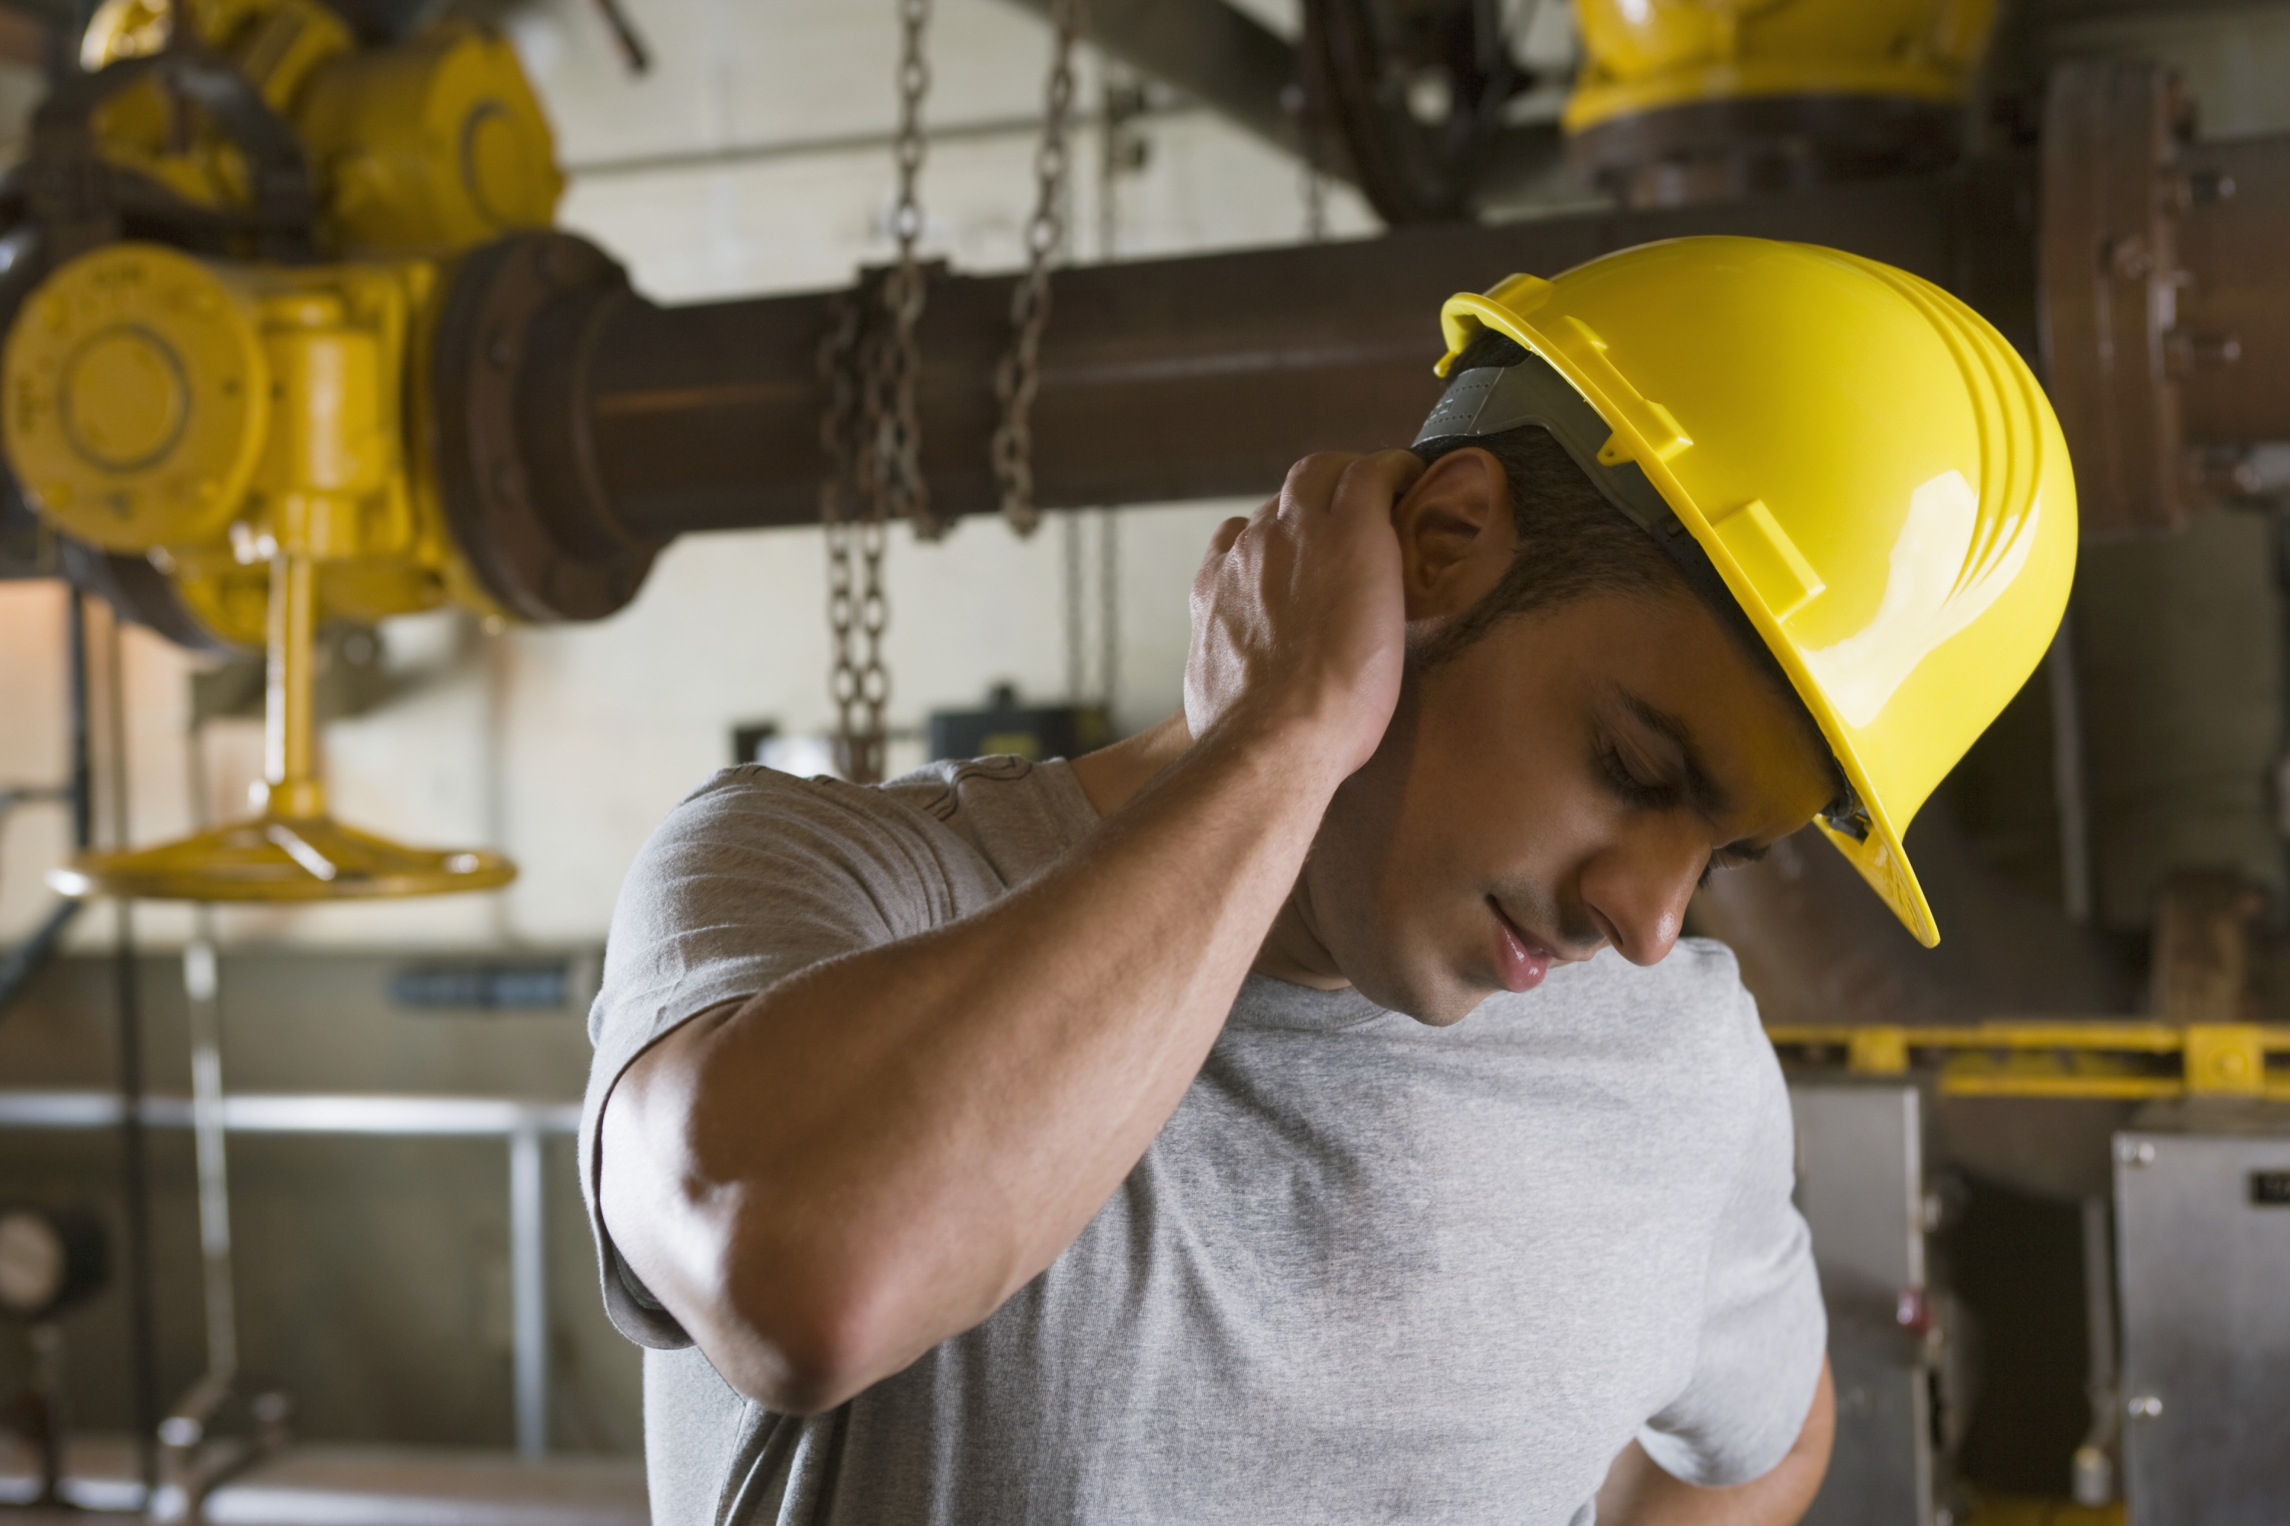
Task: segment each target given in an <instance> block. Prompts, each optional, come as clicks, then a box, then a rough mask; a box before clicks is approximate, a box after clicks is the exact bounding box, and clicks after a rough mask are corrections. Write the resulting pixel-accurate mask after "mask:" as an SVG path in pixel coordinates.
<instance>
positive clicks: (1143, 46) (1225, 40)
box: [1010, 0, 1300, 154]
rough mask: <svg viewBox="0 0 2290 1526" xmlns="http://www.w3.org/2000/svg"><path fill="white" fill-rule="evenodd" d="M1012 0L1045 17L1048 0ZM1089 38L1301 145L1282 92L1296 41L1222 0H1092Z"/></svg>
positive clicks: (1255, 129) (1274, 138)
mask: <svg viewBox="0 0 2290 1526" xmlns="http://www.w3.org/2000/svg"><path fill="white" fill-rule="evenodd" d="M1010 3H1011V4H1013V5H1015V6H1017V7H1019V8H1020V9H1021V10H1026V11H1031V12H1032V13H1033V14H1035V15H1036V16H1039V17H1041V18H1042V19H1043V20H1045V21H1047V20H1048V19H1049V18H1050V12H1051V6H1052V0H1010ZM1089 40H1090V42H1091V43H1093V44H1094V45H1096V46H1097V47H1098V48H1099V49H1101V50H1103V51H1104V52H1105V53H1107V54H1110V55H1111V56H1112V57H1114V58H1118V59H1120V60H1121V61H1122V62H1123V63H1125V64H1127V65H1129V66H1130V67H1131V68H1132V69H1135V70H1137V71H1138V72H1139V73H1142V74H1149V75H1151V76H1152V77H1153V78H1155V79H1157V80H1160V81H1162V82H1163V83H1164V84H1168V85H1173V86H1175V87H1176V88H1177V89H1179V90H1182V91H1184V92H1185V94H1187V95H1189V96H1191V97H1192V98H1193V99H1195V100H1197V101H1199V102H1200V103H1201V104H1202V105H1204V106H1206V107H1208V108H1209V109H1210V110H1211V111H1214V112H1216V113H1217V114H1218V115H1219V116H1222V117H1224V118H1225V119H1226V120H1228V121H1230V122H1232V123H1233V124H1234V125H1236V126H1239V127H1243V128H1246V129H1247V130H1248V131H1249V132H1251V133H1253V134H1254V135H1256V136H1257V137H1259V138H1262V139H1263V140H1264V141H1265V142H1267V143H1270V144H1273V145H1275V146H1276V147H1278V148H1281V149H1284V150H1286V151H1287V152H1289V153H1292V154H1293V153H1297V152H1299V151H1300V144H1299V139H1298V134H1297V131H1296V123H1295V120H1294V117H1293V114H1292V113H1291V112H1290V111H1289V109H1288V104H1287V96H1286V92H1287V91H1288V89H1289V88H1290V87H1291V86H1292V85H1294V84H1295V83H1296V78H1297V74H1296V49H1295V46H1294V45H1293V44H1291V43H1290V42H1288V41H1287V39H1285V38H1283V37H1282V36H1281V35H1280V34H1279V33H1277V32H1275V31H1273V30H1272V29H1271V28H1270V27H1268V26H1266V25H1265V24H1264V23H1263V22H1261V21H1258V20H1257V19H1256V18H1255V17H1254V16H1251V15H1249V14H1248V13H1247V12H1245V11H1240V10H1235V9H1234V8H1233V7H1232V6H1230V5H1227V4H1225V0H1090V3H1089Z"/></svg>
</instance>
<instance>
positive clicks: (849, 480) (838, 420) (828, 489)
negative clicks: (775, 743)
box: [819, 295, 890, 784]
mask: <svg viewBox="0 0 2290 1526" xmlns="http://www.w3.org/2000/svg"><path fill="white" fill-rule="evenodd" d="M861 301H862V299H861V297H859V296H853V295H844V296H838V297H837V298H836V299H835V301H834V303H833V305H832V308H831V311H832V312H833V314H834V321H833V322H832V323H831V324H830V325H829V327H828V331H827V334H826V337H825V338H824V339H822V340H821V341H820V344H819V381H820V385H821V387H822V389H823V390H824V391H825V393H826V395H827V407H826V411H825V412H823V413H822V414H821V415H820V418H819V450H820V454H821V455H822V456H824V457H825V460H826V470H825V472H824V473H823V474H822V476H821V477H820V480H819V523H820V524H821V526H822V527H824V529H825V530H826V535H827V629H828V632H829V634H830V636H831V638H832V641H833V667H832V669H831V671H830V675H829V679H828V693H829V694H830V695H831V696H832V697H833V699H834V701H835V766H836V768H837V770H838V771H840V772H841V773H842V775H843V777H844V778H846V779H852V780H855V781H857V782H859V783H861V784H874V783H878V782H880V781H881V779H882V749H883V702H884V701H885V700H887V699H888V698H889V697H890V674H889V672H888V671H887V670H885V668H884V667H883V657H882V634H883V628H884V626H885V625H886V624H888V621H889V609H888V607H887V606H886V605H885V603H884V601H883V594H882V540H883V537H882V529H883V525H882V521H881V518H880V516H879V515H878V514H877V513H876V512H875V508H876V505H875V504H874V503H872V502H871V501H870V500H869V496H868V494H867V492H866V490H865V488H864V487H863V486H862V481H861V479H862V478H867V479H870V480H871V479H872V477H873V475H874V474H873V472H872V471H871V470H870V469H869V468H868V465H867V463H866V453H865V452H864V451H863V450H862V449H861V448H860V447H861V443H862V438H863V431H862V427H861V419H860V397H859V393H860V390H861V388H860V376H859V372H860V366H859V327H860V325H859V317H860V308H861ZM854 510H856V512H855V513H854V512H853V511H854ZM854 549H856V550H857V552H858V560H859V562H860V563H861V564H862V565H863V566H864V568H865V576H864V584H863V586H862V585H861V584H860V582H859V580H858V579H856V578H854V576H853V570H852V568H853V557H852V552H853V550H854ZM854 638H863V645H862V644H859V643H857V642H855V640H854Z"/></svg>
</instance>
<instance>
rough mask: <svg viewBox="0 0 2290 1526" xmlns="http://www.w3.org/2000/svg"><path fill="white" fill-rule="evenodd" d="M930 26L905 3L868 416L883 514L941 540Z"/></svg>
mask: <svg viewBox="0 0 2290 1526" xmlns="http://www.w3.org/2000/svg"><path fill="white" fill-rule="evenodd" d="M929 25H930V0H899V65H898V90H899V121H898V134H897V136H896V138H895V139H894V142H893V153H894V155H895V157H896V160H897V164H898V200H897V202H896V204H895V205H894V206H893V207H892V210H891V235H892V237H893V238H895V239H896V240H897V242H898V260H897V262H896V263H895V264H894V265H892V267H891V269H890V273H889V274H888V275H886V276H885V277H884V278H883V283H882V307H883V316H884V317H885V318H886V319H887V320H888V322H889V329H888V332H887V333H886V334H885V335H884V338H883V341H882V343H881V344H880V345H879V346H875V347H872V348H873V355H872V357H871V363H870V364H867V365H866V366H864V368H863V370H864V373H865V375H866V377H867V380H868V386H867V392H868V396H867V414H868V420H869V423H870V424H871V425H872V426H873V427H872V430H871V433H870V436H869V438H870V441H871V443H872V447H873V455H874V457H875V462H874V485H875V492H874V497H875V498H876V500H877V502H878V504H879V507H880V517H882V518H883V519H886V520H888V519H904V520H909V521H911V522H912V523H913V525H914V533H915V534H916V535H917V536H918V537H920V538H921V539H923V540H936V539H938V537H939V536H940V535H942V534H944V533H945V529H946V527H945V526H944V525H943V524H942V523H941V522H940V521H939V519H938V517H937V516H936V515H935V514H933V513H932V512H931V507H930V485H929V484H928V483H926V482H925V481H923V476H922V420H921V418H920V416H919V414H918V412H917V404H916V389H917V387H918V386H919V385H920V383H921V379H922V350H921V346H920V345H918V344H917V343H916V341H915V325H916V324H918V323H919V322H921V320H922V309H923V303H924V301H925V300H926V298H927V297H928V296H929V289H928V288H929V276H928V272H926V271H925V270H924V269H923V265H922V259H921V257H920V255H919V254H918V253H917V252H916V250H917V245H918V244H919V242H920V241H921V238H922V203H921V201H920V199H919V197H918V185H919V182H920V178H921V175H922V160H923V154H924V152H925V148H926V145H925V143H924V141H923V136H922V100H923V97H924V96H925V95H926V94H928V93H929V91H930V64H929V62H928V60H926V59H925V58H924V56H923V34H924V32H925V30H926V29H927V28H928V27H929Z"/></svg>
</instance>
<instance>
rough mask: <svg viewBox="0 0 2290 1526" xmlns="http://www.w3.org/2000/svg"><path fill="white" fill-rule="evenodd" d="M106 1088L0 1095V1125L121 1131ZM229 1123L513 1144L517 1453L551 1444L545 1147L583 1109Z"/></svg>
mask: <svg viewBox="0 0 2290 1526" xmlns="http://www.w3.org/2000/svg"><path fill="white" fill-rule="evenodd" d="M139 1112H140V1116H141V1119H142V1122H143V1124H144V1126H145V1127H146V1128H162V1129H187V1128H189V1127H191V1123H192V1106H191V1099H190V1098H188V1097H162V1096H153V1097H147V1098H145V1099H144V1101H143V1105H142V1107H141V1108H140V1110H139ZM124 1121H125V1120H124V1117H123V1114H122V1110H121V1106H120V1101H119V1098H118V1097H116V1096H114V1095H112V1094H110V1093H108V1092H86V1091H46V1090H20V1091H0V1128H9V1129H115V1128H118V1127H119V1126H120V1124H121V1123H122V1122H124ZM222 1122H223V1128H224V1129H225V1130H226V1131H229V1132H235V1133H241V1134H369V1135H378V1136H382V1137H387V1138H465V1139H466V1138H477V1139H489V1138H497V1139H506V1140H507V1141H508V1145H509V1304H510V1317H509V1327H510V1351H511V1370H512V1372H513V1374H514V1383H513V1388H514V1393H515V1405H516V1430H517V1450H518V1451H519V1452H521V1453H523V1454H524V1455H525V1456H527V1457H538V1456H540V1455H542V1454H543V1453H544V1452H546V1451H547V1450H548V1441H549V1408H548V1405H549V1341H548V1306H549V1299H548V1292H549V1290H548V1266H547V1254H546V1252H547V1245H546V1242H545V1238H544V1231H545V1228H546V1218H545V1216H544V1212H543V1208H544V1201H543V1194H542V1180H541V1143H542V1141H543V1140H544V1139H545V1138H546V1137H547V1136H549V1135H551V1134H568V1135H569V1134H573V1133H577V1132H578V1130H579V1128H580V1105H579V1104H578V1103H573V1102H520V1101H516V1100H514V1099H511V1098H505V1097H420V1096H377V1095H358V1094H347V1095H341V1096H323V1095H320V1096H278V1095H261V1094H242V1095H236V1096H228V1097H225V1098H223V1099H222Z"/></svg>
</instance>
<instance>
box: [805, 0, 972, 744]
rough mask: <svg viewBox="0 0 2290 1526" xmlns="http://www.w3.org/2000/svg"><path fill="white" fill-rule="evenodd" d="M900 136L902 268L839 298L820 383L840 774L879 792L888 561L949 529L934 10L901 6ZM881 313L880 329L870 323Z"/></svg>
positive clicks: (831, 686) (923, 4) (897, 231)
mask: <svg viewBox="0 0 2290 1526" xmlns="http://www.w3.org/2000/svg"><path fill="white" fill-rule="evenodd" d="M898 14H899V61H898V77H897V83H898V96H899V117H898V131H897V133H896V135H895V137H894V138H893V140H892V143H893V154H894V158H895V162H896V164H897V166H898V195H897V200H896V202H895V203H894V205H893V207H892V210H891V223H890V226H891V236H892V238H893V239H894V240H895V241H896V245H897V250H898V257H897V259H896V261H895V262H894V263H893V264H892V265H891V267H890V268H889V269H888V270H885V271H881V272H878V273H875V274H872V275H869V276H865V277H862V278H861V280H860V281H859V284H858V286H857V287H856V288H855V289H854V290H853V291H852V292H850V293H848V294H846V295H844V296H842V297H839V298H837V299H836V302H835V304H834V319H833V322H832V323H831V324H830V325H829V328H828V332H827V335H826V337H825V338H824V339H823V340H822V341H821V343H820V346H819V380H820V386H821V389H822V391H823V392H824V393H825V394H826V398H827V404H826V410H825V412H824V413H823V414H822V415H821V417H820V421H819V448H820V452H821V454H822V455H824V456H825V458H826V470H825V475H824V476H823V477H822V478H821V480H820V484H819V522H820V524H821V525H822V526H823V527H824V528H825V530H826V536H827V628H828V634H829V636H830V638H831V643H832V647H833V652H832V663H833V666H832V669H831V671H830V675H829V682H828V692H829V694H830V695H831V697H832V698H833V700H834V702H835V763H836V767H837V768H838V769H840V770H841V772H842V774H843V777H844V778H846V779H849V780H851V781H853V782H854V783H858V784H879V783H881V782H882V777H883V763H884V745H885V737H884V726H883V708H884V706H885V705H887V704H888V703H889V702H890V693H891V679H890V670H889V669H888V668H886V667H885V666H884V665H883V633H884V632H885V631H886V630H888V629H889V627H890V599H889V597H888V595H887V594H886V593H885V591H884V588H883V553H884V551H885V549H886V548H887V547H888V545H889V542H890V523H891V521H892V520H894V519H905V520H908V521H909V522H911V523H912V524H913V526H914V530H915V534H917V535H918V536H921V537H922V538H923V539H925V540H935V539H936V538H937V537H938V535H939V533H940V531H941V528H942V527H941V526H940V524H939V522H938V520H937V519H936V518H935V517H934V516H933V515H932V514H931V512H930V490H929V487H928V485H927V484H926V483H925V482H924V481H923V476H922V426H921V421H920V419H919V417H918V414H917V399H916V388H917V386H918V383H919V381H920V377H921V374H922V352H921V347H920V345H919V344H918V343H917V342H916V338H915V326H916V325H917V324H918V323H919V322H920V321H921V319H922V309H923V302H924V299H925V297H926V296H927V283H928V276H927V273H926V272H925V271H924V269H923V265H922V260H921V257H920V255H919V253H918V252H917V246H918V245H919V243H920V241H921V238H922V203H921V201H920V199H919V197H918V194H917V192H918V187H919V184H920V181H921V176H922V161H923V156H924V153H925V152H926V149H927V145H926V144H925V142H924V140H923V136H922V101H923V97H924V96H925V95H926V94H928V93H929V91H930V65H929V63H928V61H927V60H926V59H925V58H924V57H923V35H924V33H925V31H926V30H927V29H928V27H929V25H930V0H899V8H898ZM870 314H878V315H879V320H880V321H876V322H870V321H868V319H869V315H870Z"/></svg>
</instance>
